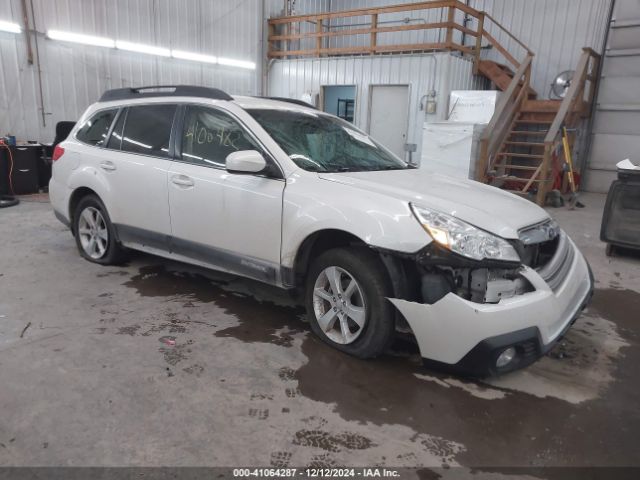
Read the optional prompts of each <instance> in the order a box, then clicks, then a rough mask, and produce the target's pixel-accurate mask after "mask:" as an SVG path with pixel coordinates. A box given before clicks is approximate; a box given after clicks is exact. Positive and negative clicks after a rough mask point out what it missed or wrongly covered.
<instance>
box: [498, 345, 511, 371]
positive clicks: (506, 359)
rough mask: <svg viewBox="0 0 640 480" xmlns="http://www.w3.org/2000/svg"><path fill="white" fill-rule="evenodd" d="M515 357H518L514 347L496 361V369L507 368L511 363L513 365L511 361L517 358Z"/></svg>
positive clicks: (505, 351) (504, 352)
mask: <svg viewBox="0 0 640 480" xmlns="http://www.w3.org/2000/svg"><path fill="white" fill-rule="evenodd" d="M515 356H516V349H515V348H514V347H509V348H507V349H506V350H504V351H503V352H502V353H501V354H500V356H499V357H498V359H497V360H496V367H498V368H502V367H506V366H507V365H509V363H511V361H512V360H513V359H514V358H515Z"/></svg>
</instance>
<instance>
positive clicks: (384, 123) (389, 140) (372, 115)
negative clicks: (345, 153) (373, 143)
mask: <svg viewBox="0 0 640 480" xmlns="http://www.w3.org/2000/svg"><path fill="white" fill-rule="evenodd" d="M408 117H409V86H408V85H372V86H371V103H370V106H369V134H370V135H371V136H372V137H373V138H374V139H376V140H377V141H378V142H380V143H381V144H382V145H384V146H385V147H387V148H388V149H389V150H391V151H392V152H393V153H395V154H396V155H397V156H398V157H400V158H402V159H404V158H405V154H406V152H405V150H404V146H405V144H406V143H407V126H408Z"/></svg>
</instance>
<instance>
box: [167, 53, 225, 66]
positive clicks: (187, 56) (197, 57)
mask: <svg viewBox="0 0 640 480" xmlns="http://www.w3.org/2000/svg"><path fill="white" fill-rule="evenodd" d="M171 56H172V57H174V58H180V59H182V60H192V61H194V62H204V63H218V59H217V58H216V57H214V56H212V55H202V54H200V53H191V52H183V51H181V50H171Z"/></svg>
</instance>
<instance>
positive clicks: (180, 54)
mask: <svg viewBox="0 0 640 480" xmlns="http://www.w3.org/2000/svg"><path fill="white" fill-rule="evenodd" d="M0 30H5V31H7V32H13V33H20V26H19V25H17V24H15V23H9V22H0ZM47 37H49V38H50V39H52V40H59V41H61V42H73V43H81V44H84V45H94V46H96V47H108V48H117V49H119V50H127V51H129V52H136V53H146V54H148V55H159V56H161V57H173V58H179V59H181V60H190V61H192V62H201V63H211V64H218V65H226V66H229V67H237V68H247V69H249V70H255V69H256V64H255V63H254V62H248V61H246V60H236V59H233V58H221V57H215V56H213V55H204V54H202V53H194V52H185V51H183V50H169V49H168V48H162V47H155V46H153V45H144V44H142V43H132V42H125V41H123V40H112V39H111V38H105V37H93V36H91V35H82V34H79V33H71V32H62V31H60V30H49V31H47Z"/></svg>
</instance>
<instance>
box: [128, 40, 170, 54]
mask: <svg viewBox="0 0 640 480" xmlns="http://www.w3.org/2000/svg"><path fill="white" fill-rule="evenodd" d="M116 48H119V49H120V50H128V51H130V52H137V53H147V54H149V55H159V56H161V57H170V56H171V50H169V49H168V48H161V47H154V46H152V45H143V44H141V43H131V42H123V41H122V40H118V41H117V42H116Z"/></svg>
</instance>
